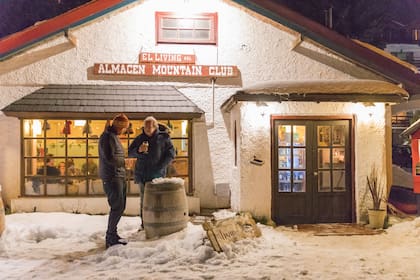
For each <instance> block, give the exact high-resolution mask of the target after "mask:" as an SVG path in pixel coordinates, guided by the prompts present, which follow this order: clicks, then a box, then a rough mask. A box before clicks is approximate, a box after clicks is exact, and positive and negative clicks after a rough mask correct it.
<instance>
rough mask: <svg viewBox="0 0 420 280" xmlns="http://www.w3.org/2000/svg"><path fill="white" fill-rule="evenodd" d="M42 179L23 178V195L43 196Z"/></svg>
mask: <svg viewBox="0 0 420 280" xmlns="http://www.w3.org/2000/svg"><path fill="white" fill-rule="evenodd" d="M43 184H44V183H43V181H42V179H41V178H40V177H39V176H38V177H36V176H34V177H27V178H25V189H24V191H25V195H43V194H44V185H43Z"/></svg>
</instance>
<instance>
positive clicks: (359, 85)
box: [0, 0, 420, 224]
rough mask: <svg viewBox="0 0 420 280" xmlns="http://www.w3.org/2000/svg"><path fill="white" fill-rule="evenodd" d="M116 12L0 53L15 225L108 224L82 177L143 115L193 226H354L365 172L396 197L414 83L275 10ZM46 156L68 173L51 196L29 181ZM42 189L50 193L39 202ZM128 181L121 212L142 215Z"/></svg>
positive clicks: (202, 7) (132, 5)
mask: <svg viewBox="0 0 420 280" xmlns="http://www.w3.org/2000/svg"><path fill="white" fill-rule="evenodd" d="M110 2H113V3H111V4H109V7H100V6H99V5H98V6H95V5H97V3H96V4H95V3H91V4H89V3H88V4H87V5H85V6H82V7H81V8H79V9H76V10H73V11H71V12H70V13H69V14H67V15H64V17H66V19H67V20H68V21H66V22H68V24H64V25H60V24H61V22H60V21H59V20H58V19H51V20H49V21H48V22H46V24H45V25H43V24H40V25H37V26H35V27H33V28H32V29H36V30H37V31H38V33H36V34H42V35H36V34H35V33H31V32H33V30H32V31H31V30H27V31H26V33H25V32H24V33H23V34H20V35H19V34H15V35H12V36H10V37H6V38H4V39H2V40H0V50H1V51H2V60H1V62H0V95H1V99H0V108H2V111H3V113H2V114H1V115H0V128H1V130H2V131H3V134H2V137H1V139H0V143H1V145H0V184H2V186H3V195H4V200H5V202H6V204H7V205H8V206H9V207H10V208H11V211H13V212H16V211H73V212H86V213H106V212H107V204H106V198H105V197H104V195H103V194H101V191H100V186H101V182H100V180H98V179H97V177H95V176H96V175H95V174H92V173H91V174H89V173H88V172H87V171H86V170H85V171H83V164H84V163H87V162H88V160H89V159H93V160H94V161H95V160H96V161H97V151H96V146H95V144H96V142H95V140H96V138H97V136H98V135H99V134H100V132H101V131H102V129H103V127H104V125H105V123H106V121H107V120H109V119H111V118H112V117H113V116H114V115H115V113H119V112H124V113H125V114H127V116H128V117H129V118H130V120H131V121H132V124H133V135H136V134H137V133H139V132H140V130H141V126H142V120H143V119H144V118H145V117H146V116H148V115H150V114H152V115H155V116H156V117H157V118H158V119H159V120H160V121H162V122H163V123H165V124H167V125H168V126H170V127H171V128H172V130H173V133H172V134H171V136H172V137H173V139H174V145H175V146H176V148H177V151H178V154H177V158H176V160H175V161H176V162H175V163H176V164H178V165H177V166H175V167H176V169H177V170H176V171H177V173H176V174H175V175H174V176H179V177H182V178H184V179H185V181H186V191H187V194H188V197H189V204H190V205H189V207H190V212H199V211H200V208H226V207H231V208H233V209H234V210H237V211H251V212H252V214H253V215H255V216H258V217H266V218H268V219H273V220H274V221H275V222H277V223H279V224H281V223H299V222H302V223H303V222H305V223H317V222H358V221H359V220H360V219H363V217H364V213H365V212H366V209H367V208H368V207H369V203H370V202H369V199H368V197H367V196H366V191H367V190H366V180H365V178H366V176H367V175H368V173H369V172H370V170H371V168H372V166H376V167H377V168H378V170H379V171H380V176H381V178H382V179H383V183H384V185H389V184H390V183H389V182H390V176H391V175H390V173H389V172H390V171H389V170H390V167H391V153H390V149H391V145H390V141H391V124H390V117H391V109H390V108H391V105H392V104H395V103H398V102H402V101H404V100H407V99H408V98H409V94H417V93H419V86H418V81H420V79H419V78H418V76H417V75H416V74H415V73H413V72H412V71H411V70H410V69H409V68H406V67H405V66H404V65H402V64H399V63H398V62H396V61H395V60H391V59H389V58H387V57H385V56H382V55H381V54H378V53H376V52H374V51H373V50H371V49H368V48H365V47H364V46H362V45H361V44H358V43H356V42H353V41H351V40H349V39H347V38H344V37H342V36H340V35H338V34H336V33H334V32H333V31H331V30H328V29H326V28H324V27H323V26H320V25H318V24H316V23H313V22H310V21H309V20H308V19H305V18H303V17H301V16H300V15H298V14H296V13H293V12H291V11H288V10H287V9H286V8H284V7H282V6H280V5H278V4H276V3H275V1H218V0H215V1H204V0H191V1H181V0H179V1H174V0H171V1H168V0H153V1H110ZM88 8H89V11H90V12H91V13H90V14H89V16H88V15H86V13H85V10H84V9H88ZM62 17H63V16H61V18H62ZM59 18H60V17H59ZM54 26H57V28H56V29H54ZM25 34H26V37H25ZM34 34H35V35H34ZM13 36H15V37H13ZM19 36H21V37H19ZM22 36H23V37H22ZM141 54H149V55H148V56H143V58H142V55H141ZM165 55H166V56H165ZM146 57H149V60H148V61H147V58H146ZM180 65H183V66H182V67H184V68H182V67H181V66H180ZM206 71H208V72H206ZM69 127H70V128H71V131H70V130H66V129H67V128H69ZM89 129H91V130H92V131H91V132H90V131H89ZM133 135H126V136H125V138H124V139H123V142H124V143H126V144H125V145H128V144H129V142H130V139H132V138H133ZM49 156H52V157H53V158H54V159H55V162H56V163H58V162H59V161H62V162H67V167H70V166H69V164H68V162H69V160H72V161H73V162H74V164H75V169H76V170H77V172H76V173H72V174H70V171H67V173H65V174H64V175H63V176H64V177H65V181H64V183H62V182H60V183H51V182H49V181H48V180H49V179H50V178H49V176H48V175H47V176H45V175H46V174H45V169H44V170H43V171H41V173H39V171H38V170H39V169H40V168H41V170H42V165H43V164H44V163H46V160H47V157H49ZM43 172H44V173H43ZM37 176H41V177H42V180H44V181H43V182H44V183H45V185H43V186H42V187H41V190H40V191H39V192H34V191H33V189H32V182H33V179H34V177H37ZM129 181H130V183H131V185H130V187H131V189H130V194H131V196H129V198H128V207H127V211H126V212H127V214H136V213H138V207H139V206H138V200H139V199H138V195H137V193H138V190H137V189H136V186H134V185H133V184H132V180H131V179H129ZM95 188H96V189H95ZM98 188H99V189H98Z"/></svg>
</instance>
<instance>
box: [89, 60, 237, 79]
mask: <svg viewBox="0 0 420 280" xmlns="http://www.w3.org/2000/svg"><path fill="white" fill-rule="evenodd" d="M93 73H94V74H96V75H124V76H159V77H161V76H162V77H163V76H167V77H237V76H238V68H237V67H236V66H233V65H195V64H153V63H143V64H141V63H140V64H130V63H95V64H94V68H93Z"/></svg>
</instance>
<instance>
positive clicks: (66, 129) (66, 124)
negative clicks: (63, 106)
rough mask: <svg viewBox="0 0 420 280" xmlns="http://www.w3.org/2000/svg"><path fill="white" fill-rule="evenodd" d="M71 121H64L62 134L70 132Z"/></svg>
mask: <svg viewBox="0 0 420 280" xmlns="http://www.w3.org/2000/svg"><path fill="white" fill-rule="evenodd" d="M71 124H72V122H71V121H65V122H64V127H63V134H66V135H68V134H71Z"/></svg>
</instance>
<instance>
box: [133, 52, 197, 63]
mask: <svg viewBox="0 0 420 280" xmlns="http://www.w3.org/2000/svg"><path fill="white" fill-rule="evenodd" d="M139 63H171V64H195V55H193V54H177V53H149V52H144V53H140V55H139Z"/></svg>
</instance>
